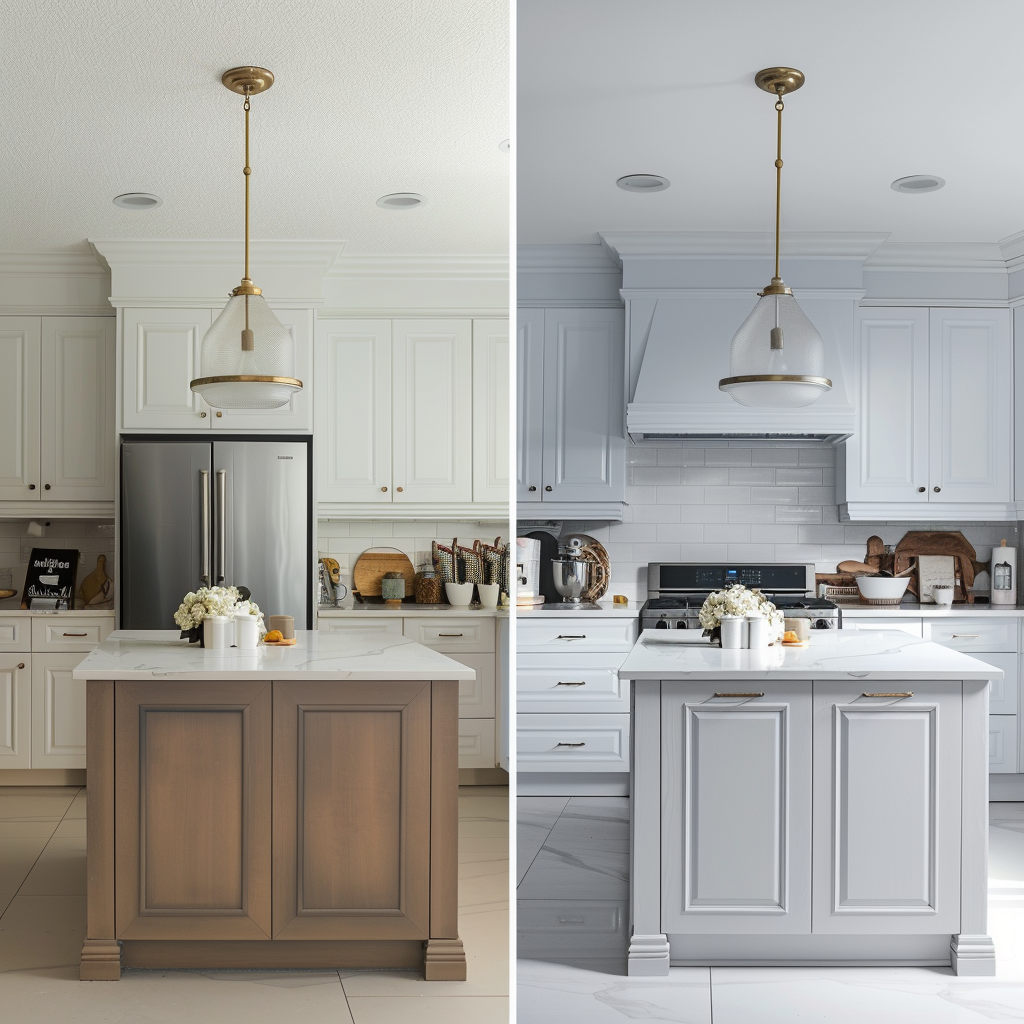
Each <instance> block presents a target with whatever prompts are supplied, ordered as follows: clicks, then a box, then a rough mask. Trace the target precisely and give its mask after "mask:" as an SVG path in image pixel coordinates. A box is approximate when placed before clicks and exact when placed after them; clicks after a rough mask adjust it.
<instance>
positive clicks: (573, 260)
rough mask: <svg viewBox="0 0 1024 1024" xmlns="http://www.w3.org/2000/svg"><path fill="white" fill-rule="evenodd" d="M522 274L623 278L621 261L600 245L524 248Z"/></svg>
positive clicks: (519, 261) (518, 258)
mask: <svg viewBox="0 0 1024 1024" xmlns="http://www.w3.org/2000/svg"><path fill="white" fill-rule="evenodd" d="M516 264H517V268H518V270H519V273H533V274H536V273H544V274H620V273H621V272H622V268H621V266H620V264H619V261H618V259H616V257H615V256H614V255H613V254H612V253H610V252H609V251H608V249H607V248H606V247H605V246H603V245H600V244H598V243H593V244H581V245H520V246H519V247H518V249H517V251H516Z"/></svg>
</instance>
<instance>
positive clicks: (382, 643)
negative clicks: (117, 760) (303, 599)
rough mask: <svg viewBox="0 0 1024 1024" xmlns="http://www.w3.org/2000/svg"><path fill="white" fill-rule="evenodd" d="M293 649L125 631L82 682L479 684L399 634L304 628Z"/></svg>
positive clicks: (78, 672) (83, 669) (96, 656)
mask: <svg viewBox="0 0 1024 1024" xmlns="http://www.w3.org/2000/svg"><path fill="white" fill-rule="evenodd" d="M295 636H296V638H297V639H298V643H297V644H295V646H294V647H264V646H262V645H261V646H260V647H258V648H257V649H256V650H254V651H239V650H237V649H235V648H231V649H229V650H227V651H208V650H205V649H203V648H201V647H199V646H198V645H197V644H191V645H190V644H189V642H188V641H187V640H181V639H179V638H178V637H179V633H178V631H177V630H169V629H154V630H118V631H117V632H114V633H111V634H110V636H109V637H107V639H106V640H104V641H103V643H102V644H100V646H99V647H97V648H96V649H95V650H93V651H91V652H90V653H89V654H88V655H87V656H86V658H85V660H84V661H82V662H81V663H80V664H79V666H78V668H76V669H75V671H74V677H75V679H167V678H174V679H225V680H229V679H230V680H239V679H243V680H244V679H365V680H371V681H373V680H385V679H390V680H409V679H475V678H476V672H475V671H474V670H473V669H471V668H468V667H467V666H465V665H462V664H460V663H459V662H457V661H453V660H452V659H451V658H447V657H445V655H443V654H438V653H437V651H432V650H431V649H430V648H429V647H424V646H423V645H422V644H418V643H415V642H413V641H412V640H409V639H407V638H406V637H402V636H396V635H394V634H392V633H388V634H381V633H380V632H365V633H364V632H361V631H359V630H355V629H353V630H346V631H345V632H344V633H320V632H317V631H316V630H308V629H302V630H299V629H297V630H296V631H295Z"/></svg>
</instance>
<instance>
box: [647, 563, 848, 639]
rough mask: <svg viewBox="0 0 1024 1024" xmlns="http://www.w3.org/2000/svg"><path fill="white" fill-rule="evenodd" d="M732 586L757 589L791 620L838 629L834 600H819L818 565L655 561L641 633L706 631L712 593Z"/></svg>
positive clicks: (650, 571)
mask: <svg viewBox="0 0 1024 1024" xmlns="http://www.w3.org/2000/svg"><path fill="white" fill-rule="evenodd" d="M733 583H742V584H743V585H744V586H745V587H749V588H750V589H751V590H753V589H755V588H757V589H760V590H761V592H762V593H763V594H764V595H765V596H766V597H767V598H769V600H771V602H772V603H773V604H774V605H775V607H776V608H778V609H779V610H780V611H782V612H783V613H784V614H785V615H786V617H787V618H802V619H810V620H811V629H839V628H840V627H841V625H842V615H841V613H840V610H839V606H838V605H837V604H834V603H833V602H832V601H826V600H825V599H824V598H820V597H815V596H814V566H813V565H793V564H779V563H776V564H767V565H751V564H737V563H729V562H651V563H649V564H648V566H647V601H646V602H645V603H644V606H643V607H642V608H641V609H640V628H641V629H702V628H703V627H702V626H701V624H700V621H699V619H698V616H699V614H700V609H701V605H702V604H704V600H705V598H706V597H707V596H708V594H709V593H711V592H712V591H713V590H721V589H723V588H724V587H728V586H731V585H732V584H733Z"/></svg>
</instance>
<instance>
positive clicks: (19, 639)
mask: <svg viewBox="0 0 1024 1024" xmlns="http://www.w3.org/2000/svg"><path fill="white" fill-rule="evenodd" d="M31 650H32V619H31V617H30V616H28V615H0V651H5V652H8V651H14V652H17V651H31Z"/></svg>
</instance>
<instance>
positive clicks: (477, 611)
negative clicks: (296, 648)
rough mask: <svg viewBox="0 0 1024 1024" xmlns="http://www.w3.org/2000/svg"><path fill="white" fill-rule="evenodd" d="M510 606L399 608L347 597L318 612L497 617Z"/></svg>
mask: <svg viewBox="0 0 1024 1024" xmlns="http://www.w3.org/2000/svg"><path fill="white" fill-rule="evenodd" d="M508 613H509V609H508V608H456V607H455V606H454V605H451V604H416V603H415V602H413V601H409V602H408V603H407V602H405V601H403V602H402V603H401V604H400V605H399V606H398V607H397V608H389V607H388V606H387V605H386V604H385V603H384V602H383V601H381V602H379V603H373V604H371V603H369V602H364V603H363V604H358V603H356V602H355V601H353V600H352V599H351V598H347V599H346V600H345V603H344V604H341V605H334V604H322V605H318V606H317V610H316V614H317V618H320V619H340V618H349V617H353V618H356V617H358V616H370V617H375V616H378V615H380V616H382V617H384V618H392V617H397V618H400V619H401V618H430V617H433V616H435V615H444V616H448V615H455V616H459V617H462V616H469V617H477V616H480V617H483V618H489V619H493V618H497V617H498V616H501V615H508Z"/></svg>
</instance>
